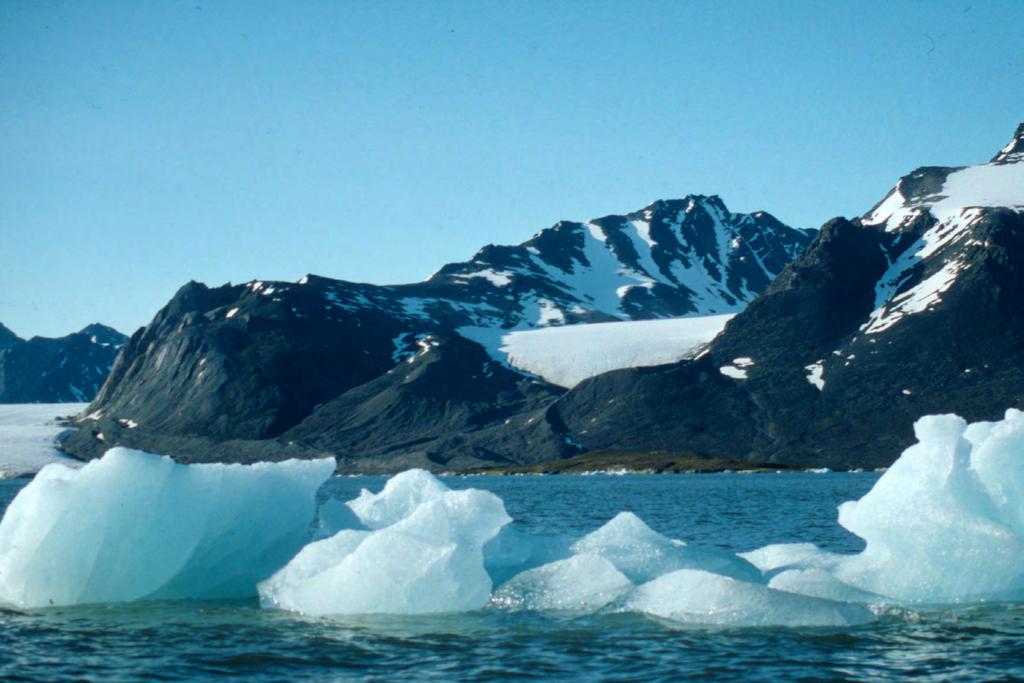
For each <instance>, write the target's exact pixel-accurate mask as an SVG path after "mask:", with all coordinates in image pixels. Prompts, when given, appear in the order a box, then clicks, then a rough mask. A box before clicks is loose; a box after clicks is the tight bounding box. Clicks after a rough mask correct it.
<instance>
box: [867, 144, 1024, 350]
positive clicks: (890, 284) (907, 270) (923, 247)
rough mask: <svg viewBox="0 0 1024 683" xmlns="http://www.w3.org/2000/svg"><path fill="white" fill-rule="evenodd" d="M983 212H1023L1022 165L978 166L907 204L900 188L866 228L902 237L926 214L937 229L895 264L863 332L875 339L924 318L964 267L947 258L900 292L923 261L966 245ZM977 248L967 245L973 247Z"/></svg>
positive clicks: (869, 218)
mask: <svg viewBox="0 0 1024 683" xmlns="http://www.w3.org/2000/svg"><path fill="white" fill-rule="evenodd" d="M982 207H1005V208H1009V209H1013V210H1016V211H1024V163H999V164H980V165H977V166H969V167H967V168H964V169H961V170H958V171H953V172H952V173H950V174H949V175H948V176H947V177H946V180H945V182H944V183H943V187H942V189H941V191H940V192H938V193H936V194H935V195H932V196H928V197H924V198H919V199H916V200H912V201H910V200H907V198H906V197H904V196H903V194H902V192H901V191H900V186H897V187H896V189H895V190H893V192H892V193H891V194H890V195H889V196H888V197H886V199H885V200H883V201H882V203H881V204H880V205H879V206H878V208H876V209H875V210H874V211H873V212H871V214H869V215H867V216H865V217H864V219H863V222H864V224H865V225H870V226H880V225H884V227H885V230H886V231H887V232H895V231H898V230H899V229H900V228H901V227H903V226H904V225H906V224H907V223H909V222H910V221H912V220H914V219H915V218H916V217H918V216H919V215H921V214H922V213H924V212H928V213H930V214H931V215H932V216H933V217H934V218H935V219H936V221H937V222H936V224H935V225H933V226H932V227H931V228H929V229H928V230H927V231H926V232H925V233H924V234H923V235H921V237H920V239H919V240H918V241H917V242H916V243H915V244H913V245H911V246H910V247H908V248H907V249H906V250H905V251H904V252H903V253H902V254H901V255H900V256H899V257H898V258H897V259H896V260H895V261H893V262H892V263H891V265H890V266H889V269H888V270H887V271H886V273H885V274H884V275H883V276H882V277H881V278H880V279H879V280H878V283H877V284H876V286H875V306H874V310H873V312H872V314H871V317H870V319H869V320H868V322H867V323H865V324H864V325H863V326H862V327H861V330H862V331H864V332H865V333H867V334H874V333H878V332H882V331H884V330H887V329H889V328H890V327H892V326H893V325H895V324H896V323H898V322H899V321H900V320H902V319H903V318H905V317H906V316H908V315H914V314H916V313H921V312H923V311H926V310H928V309H930V308H932V307H933V306H934V305H935V304H937V303H940V302H941V300H942V299H941V296H940V295H941V294H942V293H944V292H946V291H948V290H949V289H950V288H951V287H952V286H953V284H954V283H955V282H956V279H957V276H958V275H959V273H960V272H962V271H963V270H964V268H965V267H966V266H965V264H964V263H963V262H961V261H959V260H957V259H956V258H955V257H948V258H949V260H947V262H946V263H944V264H943V266H942V268H941V269H940V270H939V271H937V272H935V273H933V274H932V275H930V276H929V277H927V278H925V279H924V280H922V281H921V282H919V283H917V284H916V285H915V286H914V287H912V288H910V289H907V290H906V291H900V290H901V288H902V287H904V286H905V285H906V284H907V283H908V281H910V278H912V277H914V275H915V272H916V270H917V268H918V266H919V264H920V263H921V261H923V260H924V259H927V258H929V257H931V256H933V255H935V254H936V253H938V252H940V250H942V249H944V248H946V247H948V246H950V245H953V244H955V243H958V242H962V241H963V240H965V238H967V237H968V236H969V235H970V234H971V227H972V226H973V225H974V224H975V223H976V222H977V221H978V220H980V219H981V218H982V216H983V213H982V210H981V208H982ZM972 243H977V242H966V244H972Z"/></svg>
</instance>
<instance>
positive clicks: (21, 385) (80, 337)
mask: <svg viewBox="0 0 1024 683" xmlns="http://www.w3.org/2000/svg"><path fill="white" fill-rule="evenodd" d="M127 339H128V338H127V337H125V336H124V335H123V334H121V333H120V332H118V331H117V330H114V329H112V328H109V327H106V326H104V325H100V324H98V323H96V324H93V325H89V326H88V327H86V328H84V329H82V330H81V331H79V332H75V333H74V334H69V335H67V336H66V337H60V338H58V339H51V338H48V337H32V338H31V339H29V340H24V339H21V338H20V337H18V336H17V335H16V334H14V333H13V332H11V331H10V330H9V329H7V328H6V327H4V326H3V325H0V403H68V402H78V403H82V402H86V401H90V400H92V398H93V397H95V396H96V394H97V392H98V391H99V390H100V387H101V386H102V385H103V382H104V381H105V380H106V379H107V375H108V374H109V373H110V368H111V366H112V365H113V363H114V359H115V358H116V357H117V354H118V352H119V351H120V350H121V346H122V345H123V344H124V343H125V341H127Z"/></svg>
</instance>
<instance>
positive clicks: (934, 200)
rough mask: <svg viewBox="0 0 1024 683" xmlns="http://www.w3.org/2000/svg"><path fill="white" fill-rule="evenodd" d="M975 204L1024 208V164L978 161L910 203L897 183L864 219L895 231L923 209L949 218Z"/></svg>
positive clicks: (954, 172) (944, 219) (954, 173)
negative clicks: (933, 193)
mask: <svg viewBox="0 0 1024 683" xmlns="http://www.w3.org/2000/svg"><path fill="white" fill-rule="evenodd" d="M973 207H1007V208H1010V209H1016V210H1018V211H1020V210H1024V163H1011V164H1006V163H1003V164H979V165H977V166H968V167H967V168H964V169H961V170H959V171H953V172H952V173H950V174H949V175H948V176H947V177H946V181H945V183H944V184H943V186H942V190H941V191H940V192H938V193H937V194H935V195H932V196H928V197H924V198H922V199H917V200H914V201H910V202H908V200H907V198H906V197H904V196H903V194H902V193H901V192H900V189H899V186H897V188H896V189H895V190H893V192H892V193H891V194H890V195H889V196H888V197H886V198H885V200H883V201H882V203H881V204H880V205H879V206H878V208H876V209H875V210H874V211H872V212H871V214H869V215H868V216H865V217H864V221H863V222H864V224H865V225H881V224H883V223H884V224H885V229H886V231H888V232H892V231H895V230H897V229H898V228H899V227H900V226H902V225H904V224H905V223H906V222H908V221H909V220H910V219H911V218H913V217H914V216H916V215H917V214H919V213H920V212H923V211H928V212H930V213H931V214H932V215H933V216H935V218H937V219H938V220H939V221H948V220H950V219H953V218H955V217H957V216H959V215H960V214H961V212H962V211H963V210H964V209H969V208H973Z"/></svg>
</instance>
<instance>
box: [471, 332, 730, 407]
mask: <svg viewBox="0 0 1024 683" xmlns="http://www.w3.org/2000/svg"><path fill="white" fill-rule="evenodd" d="M734 316H735V313H725V314H720V315H703V316H693V317H689V318H668V319H661V320H632V321H621V322H608V323H587V324H577V325H555V326H550V327H541V328H536V329H516V330H502V329H493V328H485V327H468V326H467V327H460V328H459V330H458V332H459V334H461V335H463V336H464V337H467V338H469V339H471V340H473V341H475V342H477V343H479V344H481V345H482V346H483V347H484V348H486V349H487V352H488V353H489V354H490V356H491V357H492V358H493V359H494V360H496V361H498V362H500V363H503V364H505V365H506V366H509V367H511V368H515V369H517V370H522V371H523V372H527V373H529V374H531V375H535V376H537V377H540V378H542V379H544V380H545V381H547V382H550V383H552V384H556V385H558V386H560V387H565V388H566V389H571V388H572V387H574V386H576V385H577V384H579V383H580V382H582V381H583V380H585V379H587V378H588V377H594V376H595V375H600V374H602V373H605V372H609V371H611V370H620V369H622V368H637V367H644V366H651V365H664V364H666V363H674V362H676V361H679V360H682V359H684V358H693V357H694V356H696V355H697V354H699V353H700V352H701V350H702V349H703V348H704V347H705V346H707V344H708V343H709V342H710V341H711V340H712V339H714V338H715V337H716V336H717V335H718V333H719V332H721V331H722V330H723V329H725V325H726V323H728V322H729V321H730V320H732V318H733V317H734Z"/></svg>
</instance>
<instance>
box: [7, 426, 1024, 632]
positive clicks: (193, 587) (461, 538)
mask: <svg viewBox="0 0 1024 683" xmlns="http://www.w3.org/2000/svg"><path fill="white" fill-rule="evenodd" d="M915 430H916V433H917V437H918V443H917V444H916V445H914V446H912V447H911V448H909V449H907V450H906V451H905V452H904V453H903V455H902V456H901V457H900V459H899V460H898V461H897V462H896V463H895V464H894V465H893V466H892V467H891V468H889V470H888V471H887V472H886V473H885V474H884V475H883V476H882V477H881V478H880V479H879V480H878V482H877V483H876V484H875V486H874V487H873V488H872V490H871V491H869V492H868V493H867V494H866V495H865V496H864V497H863V498H861V499H860V500H859V501H856V502H848V503H844V504H843V505H842V506H840V508H839V521H840V523H841V524H842V525H843V526H844V527H846V528H847V529H848V530H850V531H851V532H853V533H855V534H857V535H858V536H860V537H861V538H862V539H864V541H865V542H866V547H865V549H864V551H863V552H861V553H858V554H850V555H842V554H836V553H831V552H828V551H825V550H822V549H821V548H818V547H817V546H815V545H813V544H810V543H789V544H786V543H782V544H774V545H769V546H765V547H763V548H759V549H756V550H753V551H750V552H747V553H743V554H742V555H735V554H733V553H730V552H726V551H723V550H719V549H715V548H698V547H694V546H691V545H687V544H686V543H684V542H683V541H680V540H675V539H671V538H668V537H666V536H663V535H661V534H659V533H657V532H656V531H654V530H652V529H651V528H650V527H649V526H647V524H645V523H644V522H643V520H641V519H640V518H639V517H637V516H636V515H635V514H633V513H631V512H622V513H620V514H618V515H616V516H615V517H614V518H612V519H611V520H610V521H608V522H607V523H606V524H604V525H603V526H602V527H600V528H599V529H597V530H595V531H593V532H591V533H589V534H586V535H585V536H583V537H582V538H578V539H572V538H568V537H561V536H546V535H541V534H527V533H524V532H522V531H520V530H517V529H515V528H513V527H511V526H509V523H510V522H511V521H512V520H511V519H510V518H509V516H508V514H507V513H506V511H505V506H504V503H503V502H502V501H501V499H500V498H498V497H497V496H495V495H494V494H492V493H489V492H486V491H480V490H475V489H467V490H459V491H454V490H451V489H449V488H448V487H447V486H445V485H444V484H443V483H442V482H441V481H440V480H439V479H437V478H436V477H435V476H433V475H431V474H429V473H427V472H425V471H423V470H411V471H408V472H403V473H402V474H399V475H397V476H395V477H393V478H391V479H390V480H388V482H387V483H386V484H385V486H384V487H383V489H382V490H381V491H380V492H378V493H372V492H370V491H367V490H363V491H362V492H361V494H360V495H359V496H358V497H357V498H356V499H355V500H351V501H349V502H348V503H344V504H343V503H341V502H340V501H336V500H330V501H327V502H326V503H325V504H324V505H323V506H321V508H320V509H319V511H317V510H315V495H316V491H317V488H318V487H319V486H320V484H321V483H322V482H323V481H324V480H325V479H326V478H327V477H329V476H330V474H331V472H332V471H333V468H334V463H333V461H331V460H323V461H313V462H308V461H307V462H298V461H289V462H285V463H278V464H266V463H264V464H258V465H253V466H248V467H247V466H241V465H192V466H184V465H176V464H174V463H173V462H172V461H170V460H169V459H167V458H161V457H158V456H154V455H149V454H146V453H140V452H135V451H128V450H125V449H113V450H111V451H110V452H108V454H107V455H106V456H105V457H104V458H103V459H102V460H100V461H97V462H93V463H90V464H89V465H87V466H85V467H84V468H82V469H81V470H78V471H74V470H70V469H68V468H65V467H63V466H60V465H51V466H49V467H47V468H46V469H44V470H43V471H42V472H41V473H40V474H39V476H38V477H37V478H36V479H35V481H33V482H32V483H31V484H30V485H28V486H27V487H25V488H24V489H23V490H22V491H21V493H19V495H18V496H17V498H16V499H15V501H14V502H13V503H12V504H11V506H10V508H9V509H8V511H7V514H6V516H5V517H4V519H3V521H2V522H0V602H3V603H7V604H12V605H15V606H20V607H39V606H46V605H50V604H53V605H70V604H78V603H97V602H114V601H129V600H143V599H158V598H185V597H188V598H209V597H227V596H242V595H251V594H253V592H254V591H255V590H256V584H257V583H258V584H259V585H258V594H259V597H260V600H261V604H263V605H264V606H265V607H270V608H279V609H285V610H290V611H295V612H299V613H303V614H307V615H317V616H319V615H346V614H369V613H390V614H418V613H431V612H457V611H467V610H477V609H481V608H485V607H487V606H488V605H490V606H492V607H494V608H499V609H525V610H575V611H583V612H594V611H599V610H601V611H615V612H618V611H632V612H638V613H644V614H649V615H652V616H654V617H657V618H659V619H664V620H672V621H676V622H680V623H685V624H717V625H729V626H766V625H784V626H846V625H851V624H860V623H864V622H867V621H870V620H871V619H873V613H872V611H871V610H869V609H868V606H869V605H870V606H872V607H875V606H878V605H885V604H900V603H924V604H948V603H957V602H972V601H983V600H993V599H1021V598H1024V461H1022V460H1021V458H1022V457H1024V413H1021V412H1019V411H1016V410H1010V411H1008V412H1007V413H1006V417H1005V419H1004V420H1002V421H1000V422H991V423H990V422H979V423H976V424H972V425H968V424H967V423H966V422H964V421H963V420H962V419H960V418H958V417H956V416H952V415H944V416H930V417H925V418H922V419H921V420H919V421H918V422H917V423H916V424H915ZM268 500H273V502H274V504H273V505H267V501H268ZM313 522H315V526H314V531H315V536H314V537H315V538H317V539H318V540H315V541H313V542H311V543H308V544H307V545H306V546H305V547H301V546H302V543H303V542H304V541H305V540H306V539H307V537H308V536H309V532H310V528H311V523H313ZM267 577H269V578H267ZM495 585H497V589H496V590H495V589H494V586H495Z"/></svg>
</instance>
